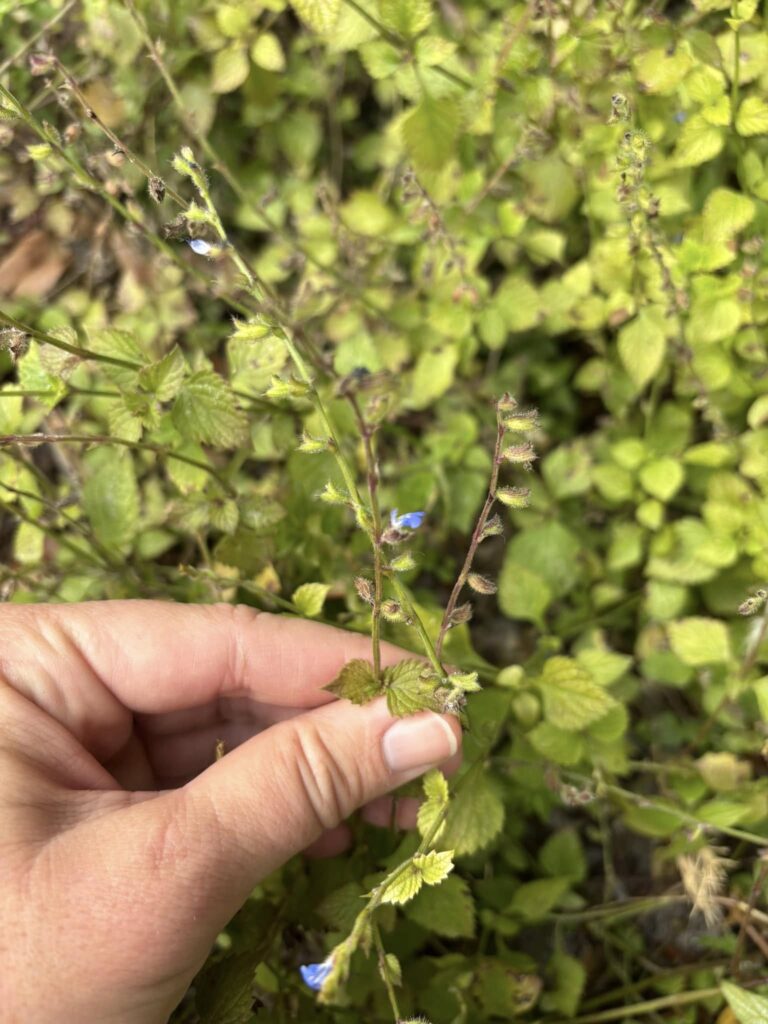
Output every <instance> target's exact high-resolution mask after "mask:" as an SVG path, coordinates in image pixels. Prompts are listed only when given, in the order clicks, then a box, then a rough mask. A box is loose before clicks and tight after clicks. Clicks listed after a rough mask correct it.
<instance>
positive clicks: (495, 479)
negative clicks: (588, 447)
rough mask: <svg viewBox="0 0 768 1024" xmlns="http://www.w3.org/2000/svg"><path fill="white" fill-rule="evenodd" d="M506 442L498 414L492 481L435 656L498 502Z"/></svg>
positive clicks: (452, 594)
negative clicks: (486, 526) (492, 510)
mask: <svg viewBox="0 0 768 1024" xmlns="http://www.w3.org/2000/svg"><path fill="white" fill-rule="evenodd" d="M503 440H504V424H503V422H502V418H501V414H500V413H499V412H497V413H496V444H495V446H494V449H493V466H492V468H491V479H490V482H489V484H488V494H487V495H486V499H485V504H484V505H483V508H482V510H481V512H480V515H479V516H478V517H477V522H476V523H475V529H474V530H473V532H472V538H471V540H470V542H469V548H468V549H467V554H466V557H465V559H464V564H463V565H462V567H461V571H460V573H459V575H458V577H457V578H456V582H455V583H454V585H453V590H452V591H451V596H450V597H449V598H448V604H447V605H446V606H445V611H444V613H443V620H442V622H441V623H440V632H439V633H438V636H437V643H436V644H435V654H436V655H437V657H438V658H439V657H440V654H441V653H442V650H443V643H444V641H445V636H446V633H447V632H448V630H449V629H450V626H451V617H452V615H453V613H454V611H455V610H456V605H457V604H458V601H459V597H460V595H461V591H462V590H463V589H464V586H465V584H466V582H467V577H468V576H469V573H470V570H471V568H472V563H473V561H474V560H475V555H476V554H477V549H478V546H479V544H480V538H481V537H482V534H483V530H484V529H485V524H486V523H487V522H488V516H489V515H490V512H491V509H492V508H493V503H494V501H495V500H496V487H497V486H498V483H499V469H500V466H501V445H502V442H503Z"/></svg>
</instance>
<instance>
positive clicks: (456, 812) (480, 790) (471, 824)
mask: <svg viewBox="0 0 768 1024" xmlns="http://www.w3.org/2000/svg"><path fill="white" fill-rule="evenodd" d="M472 771H473V778H472V779H467V781H466V783H465V784H463V785H462V787H461V788H460V789H459V791H458V793H456V795H455V796H454V797H453V799H452V800H451V804H450V807H449V808H448V813H447V815H446V820H445V831H444V832H443V833H442V835H441V837H440V843H441V845H443V846H448V847H450V848H451V849H452V850H453V851H454V853H455V855H456V856H457V857H461V856H464V855H465V854H468V853H475V852H476V851H477V850H482V849H483V848H484V847H486V846H487V845H488V844H489V843H490V842H492V841H493V840H494V839H495V838H496V836H497V835H498V834H499V832H501V829H502V826H503V824H504V804H503V803H502V800H501V797H500V796H499V793H498V790H497V788H496V783H495V782H494V780H493V779H492V778H491V777H490V776H489V775H488V774H486V773H485V772H484V771H483V770H482V769H481V766H478V767H477V768H475V769H473V770H472Z"/></svg>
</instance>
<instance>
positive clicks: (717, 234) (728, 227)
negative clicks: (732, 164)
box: [702, 188, 757, 242]
mask: <svg viewBox="0 0 768 1024" xmlns="http://www.w3.org/2000/svg"><path fill="white" fill-rule="evenodd" d="M756 212H757V207H756V205H755V203H754V202H753V201H752V200H751V199H750V198H749V196H744V195H741V193H739V192H734V191H733V189H730V188H716V189H714V190H713V191H712V192H710V194H709V195H708V196H707V201H706V202H705V203H704V211H703V213H702V229H703V235H704V238H705V240H706V241H707V242H724V241H728V240H729V239H730V238H733V236H734V235H736V234H738V233H739V232H740V231H743V230H744V228H745V227H746V226H747V225H748V224H749V223H750V222H751V221H752V220H753V219H754V217H755V214H756Z"/></svg>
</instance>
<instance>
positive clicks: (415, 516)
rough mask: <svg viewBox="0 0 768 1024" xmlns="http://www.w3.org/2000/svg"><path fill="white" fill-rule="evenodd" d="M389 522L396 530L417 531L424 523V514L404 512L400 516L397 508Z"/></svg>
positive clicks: (391, 514) (394, 509)
mask: <svg viewBox="0 0 768 1024" xmlns="http://www.w3.org/2000/svg"><path fill="white" fill-rule="evenodd" d="M389 521H390V523H391V524H392V527H393V528H394V529H395V530H417V529H418V528H419V527H420V526H421V524H422V522H423V521H424V513H423V512H403V514H402V515H398V511H397V509H396V508H393V509H392V511H391V513H390V516H389Z"/></svg>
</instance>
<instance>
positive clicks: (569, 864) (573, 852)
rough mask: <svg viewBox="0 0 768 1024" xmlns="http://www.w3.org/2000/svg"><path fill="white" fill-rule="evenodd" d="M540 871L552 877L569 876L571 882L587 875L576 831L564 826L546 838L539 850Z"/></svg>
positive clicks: (575, 882) (585, 863) (582, 849)
mask: <svg viewBox="0 0 768 1024" xmlns="http://www.w3.org/2000/svg"><path fill="white" fill-rule="evenodd" d="M539 864H540V866H541V869H542V871H544V872H545V873H546V874H547V875H552V876H553V877H558V876H561V877H563V878H570V879H571V882H572V884H574V885H575V884H577V883H578V882H583V881H584V879H585V878H586V877H587V862H586V858H585V857H584V848H583V846H582V845H581V840H580V839H579V834H578V832H577V831H576V830H575V829H573V828H564V829H562V830H561V831H560V832H555V833H554V834H553V835H551V836H550V837H549V839H547V841H546V842H545V843H544V845H543V846H542V848H541V849H540V850H539Z"/></svg>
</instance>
